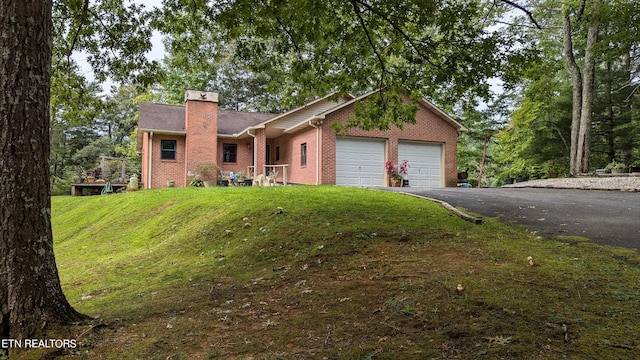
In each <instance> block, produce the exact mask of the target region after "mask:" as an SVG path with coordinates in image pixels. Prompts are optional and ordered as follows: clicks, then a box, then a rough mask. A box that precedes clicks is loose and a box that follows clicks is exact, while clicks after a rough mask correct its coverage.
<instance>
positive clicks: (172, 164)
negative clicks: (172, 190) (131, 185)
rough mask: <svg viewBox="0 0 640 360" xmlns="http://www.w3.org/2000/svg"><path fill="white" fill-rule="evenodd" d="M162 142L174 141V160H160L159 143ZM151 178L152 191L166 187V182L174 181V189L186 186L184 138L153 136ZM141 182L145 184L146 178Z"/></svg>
mask: <svg viewBox="0 0 640 360" xmlns="http://www.w3.org/2000/svg"><path fill="white" fill-rule="evenodd" d="M162 140H175V141H176V159H175V160H161V159H160V142H161V141H162ZM151 142H152V145H151V151H152V164H151V168H152V170H151V171H152V176H151V187H152V188H154V189H157V188H165V187H167V182H168V181H175V184H176V187H183V186H186V185H188V184H187V183H185V176H184V174H185V166H184V165H185V150H184V149H185V138H184V136H180V135H162V134H154V135H153V139H152V141H151ZM142 181H144V182H145V184H146V182H147V178H144V179H143V180H142Z"/></svg>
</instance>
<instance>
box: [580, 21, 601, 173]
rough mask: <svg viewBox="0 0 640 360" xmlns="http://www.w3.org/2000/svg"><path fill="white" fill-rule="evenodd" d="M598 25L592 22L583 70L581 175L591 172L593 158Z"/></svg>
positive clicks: (588, 31) (588, 33) (588, 32)
mask: <svg viewBox="0 0 640 360" xmlns="http://www.w3.org/2000/svg"><path fill="white" fill-rule="evenodd" d="M598 28H599V26H598V23H597V21H595V20H592V23H591V24H590V25H589V29H588V30H587V44H586V46H585V51H584V68H583V69H582V110H581V111H580V130H579V131H580V134H579V136H578V153H577V157H578V165H579V171H580V173H587V172H589V167H590V158H591V123H592V122H593V88H594V84H595V72H596V65H595V56H594V54H593V46H594V45H595V43H596V42H597V41H598Z"/></svg>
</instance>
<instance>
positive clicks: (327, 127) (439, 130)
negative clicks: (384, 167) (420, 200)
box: [321, 105, 458, 186]
mask: <svg viewBox="0 0 640 360" xmlns="http://www.w3.org/2000/svg"><path fill="white" fill-rule="evenodd" d="M353 111H354V107H353V105H349V106H346V107H344V108H342V109H340V110H338V111H336V112H333V113H331V114H328V115H327V117H326V119H325V122H324V123H323V125H322V141H323V143H324V144H323V151H322V163H323V168H322V172H321V183H322V184H335V181H336V158H335V149H336V134H335V132H334V131H333V130H332V129H331V124H332V123H333V122H334V121H337V122H344V121H345V120H346V119H348V118H349V117H350V116H351V115H352V114H353ZM346 135H347V136H362V137H373V138H381V139H387V140H388V141H387V154H386V158H387V160H392V161H394V162H395V163H397V162H398V160H399V159H398V141H402V140H416V141H428V142H433V143H439V144H445V145H444V146H443V156H444V169H443V170H444V182H445V186H456V183H457V167H458V163H457V135H458V134H457V130H456V129H455V128H454V127H453V126H452V125H450V124H449V123H447V122H446V121H445V120H443V119H441V118H440V117H439V116H438V115H436V114H435V113H434V112H432V111H431V110H429V109H428V108H426V107H424V106H423V105H420V108H419V110H418V113H417V114H416V123H415V124H407V125H405V127H404V130H400V129H398V128H396V127H393V128H392V129H390V130H387V131H380V130H373V131H364V130H361V129H350V130H348V131H347V134H346Z"/></svg>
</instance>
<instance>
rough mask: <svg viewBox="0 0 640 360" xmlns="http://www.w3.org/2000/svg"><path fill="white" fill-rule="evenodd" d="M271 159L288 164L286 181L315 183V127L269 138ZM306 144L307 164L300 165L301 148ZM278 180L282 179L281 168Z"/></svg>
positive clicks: (276, 162)
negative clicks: (278, 153)
mask: <svg viewBox="0 0 640 360" xmlns="http://www.w3.org/2000/svg"><path fill="white" fill-rule="evenodd" d="M270 143H271V161H272V163H273V164H276V165H280V164H289V166H288V167H287V181H288V182H292V183H299V184H315V183H316V129H314V128H305V129H304V130H302V131H298V132H296V133H294V134H288V135H283V136H281V137H279V138H277V139H270ZM302 144H307V164H306V165H302V158H301V148H302ZM278 147H279V148H280V159H279V160H276V158H275V153H276V148H278ZM279 171H280V173H279V174H278V181H282V170H279Z"/></svg>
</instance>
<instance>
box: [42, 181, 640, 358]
mask: <svg viewBox="0 0 640 360" xmlns="http://www.w3.org/2000/svg"><path fill="white" fill-rule="evenodd" d="M52 202H53V204H52V211H53V230H54V240H55V251H56V255H57V261H58V268H59V270H60V277H61V280H62V283H63V288H64V290H65V292H66V294H67V297H68V299H69V300H70V302H71V303H72V304H73V305H74V306H75V307H76V308H77V309H78V310H79V311H81V312H83V313H85V314H88V315H91V316H92V317H94V318H95V321H93V322H92V323H91V324H83V325H79V326H76V327H74V328H72V329H71V330H70V331H71V332H72V333H73V334H74V336H77V335H79V334H82V335H81V336H80V337H79V339H78V341H79V344H80V345H81V347H79V348H77V349H75V351H74V352H73V353H65V354H59V355H67V356H68V357H69V358H82V357H86V358H92V359H94V358H95V359H217V358H220V359H248V358H253V359H312V358H314V359H315V358H320V359H321V358H327V359H432V358H436V359H485V358H486V359H558V358H568V359H604V358H610V359H614V358H615V359H637V358H640V336H639V335H640V331H639V330H638V329H639V327H638V324H637V323H638V318H639V317H640V276H639V275H640V260H639V257H638V254H637V253H636V252H633V251H630V250H624V249H615V248H605V247H601V246H597V245H593V244H590V243H588V242H585V241H581V240H579V239H577V240H576V239H565V241H564V242H563V241H558V240H549V239H543V238H541V237H538V236H536V235H535V234H529V233H527V232H523V231H522V230H518V229H514V228H511V227H508V226H506V225H503V224H501V223H499V222H498V221H496V220H493V219H485V221H484V223H483V224H482V225H475V224H471V223H469V222H465V221H464V220H462V219H460V218H458V217H456V216H453V215H452V214H450V213H449V212H447V211H446V210H445V209H443V208H442V207H441V206H440V205H438V204H435V203H431V202H429V201H426V200H421V199H417V198H414V197H409V196H404V195H402V194H396V193H387V192H381V191H371V190H364V189H356V188H345V187H333V186H327V187H325V186H317V187H314V186H291V187H270V188H251V187H248V188H188V189H165V190H152V191H151V190H150V191H142V192H135V193H129V194H116V195H110V196H94V197H55V198H53V200H52ZM569 240H571V241H569ZM529 256H531V257H532V258H533V262H534V265H533V266H530V264H529V261H528V260H527V258H528V257H529ZM459 284H460V285H461V286H462V287H463V288H464V290H462V291H458V290H457V287H458V285H459ZM92 325H93V326H94V327H93V328H92V329H91V330H88V329H89V328H90V327H91V326H92ZM565 329H566V330H565ZM31 356H33V355H31Z"/></svg>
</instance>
